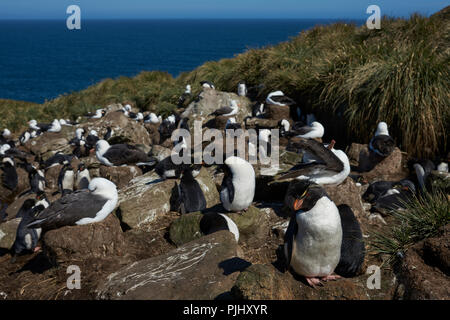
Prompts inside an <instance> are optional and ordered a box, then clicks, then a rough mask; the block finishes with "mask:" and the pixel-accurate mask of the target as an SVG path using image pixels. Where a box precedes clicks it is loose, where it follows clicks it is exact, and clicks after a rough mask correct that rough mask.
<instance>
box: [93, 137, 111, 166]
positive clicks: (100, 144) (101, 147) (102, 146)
mask: <svg viewBox="0 0 450 320" xmlns="http://www.w3.org/2000/svg"><path fill="white" fill-rule="evenodd" d="M109 148H110V145H109V143H108V141H106V140H98V141H97V143H96V144H95V155H96V156H97V159H98V161H100V162H101V163H102V164H104V165H106V166H109V167H113V166H114V165H113V164H112V163H111V162H109V160H108V159H107V158H105V157H103V155H104V154H105V153H106V152H107V151H108V149H109Z"/></svg>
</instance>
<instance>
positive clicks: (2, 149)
mask: <svg viewBox="0 0 450 320" xmlns="http://www.w3.org/2000/svg"><path fill="white" fill-rule="evenodd" d="M9 149H11V146H10V145H9V144H4V145H2V146H1V147H0V155H2V156H4V155H5V153H6V151H8V150H9Z"/></svg>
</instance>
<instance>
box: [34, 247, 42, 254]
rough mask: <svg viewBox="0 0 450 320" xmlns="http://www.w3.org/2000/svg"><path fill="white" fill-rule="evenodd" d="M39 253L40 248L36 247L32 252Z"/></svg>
mask: <svg viewBox="0 0 450 320" xmlns="http://www.w3.org/2000/svg"><path fill="white" fill-rule="evenodd" d="M39 251H41V247H36V248H34V250H33V252H34V253H36V252H39Z"/></svg>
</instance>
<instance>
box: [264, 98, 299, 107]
mask: <svg viewBox="0 0 450 320" xmlns="http://www.w3.org/2000/svg"><path fill="white" fill-rule="evenodd" d="M270 98H271V99H272V100H273V101H275V102H277V103H280V104H282V105H285V106H292V105H295V104H296V102H295V101H294V100H292V99H291V98H289V97H286V96H272V97H270Z"/></svg>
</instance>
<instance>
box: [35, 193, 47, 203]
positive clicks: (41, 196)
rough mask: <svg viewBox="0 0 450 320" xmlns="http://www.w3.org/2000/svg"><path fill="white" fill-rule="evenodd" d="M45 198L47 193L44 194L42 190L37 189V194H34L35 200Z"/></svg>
mask: <svg viewBox="0 0 450 320" xmlns="http://www.w3.org/2000/svg"><path fill="white" fill-rule="evenodd" d="M46 198H47V195H46V194H45V192H43V191H39V192H38V193H37V194H36V200H37V201H41V200H44V199H46Z"/></svg>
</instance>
